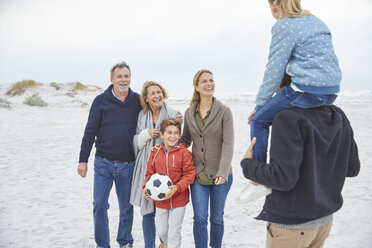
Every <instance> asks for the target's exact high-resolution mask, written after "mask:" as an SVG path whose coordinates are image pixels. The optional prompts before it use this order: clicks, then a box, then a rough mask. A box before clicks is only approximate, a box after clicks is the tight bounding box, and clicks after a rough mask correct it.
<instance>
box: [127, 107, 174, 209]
mask: <svg viewBox="0 0 372 248" xmlns="http://www.w3.org/2000/svg"><path fill="white" fill-rule="evenodd" d="M177 115H178V112H177V111H176V110H174V109H173V108H170V107H169V106H168V105H167V104H166V103H164V104H163V107H162V109H161V110H160V115H159V120H158V122H157V123H156V125H155V128H160V123H161V122H162V120H164V119H166V118H175V117H177ZM153 128H154V126H153V121H152V112H151V110H150V109H149V110H148V111H147V113H146V114H145V113H144V112H143V110H142V111H141V112H140V113H139V115H138V121H137V130H136V135H135V136H134V138H133V148H134V153H135V155H136V164H135V166H134V171H133V177H132V188H131V192H130V201H129V202H130V204H132V205H134V206H138V207H141V215H146V214H149V213H152V212H154V202H153V201H152V200H146V199H145V198H144V197H143V194H142V187H143V184H144V181H145V175H146V169H147V161H148V159H149V156H150V153H151V148H152V147H153V146H155V145H157V144H160V143H161V141H162V138H161V137H160V136H159V137H157V138H156V139H153V138H151V137H150V136H149V135H148V133H146V132H147V130H148V129H153ZM141 132H144V133H143V134H145V136H146V135H147V136H148V137H147V138H146V139H147V141H146V142H145V144H143V137H144V135H141ZM140 139H142V140H140ZM141 141H142V142H141ZM141 143H142V144H141Z"/></svg>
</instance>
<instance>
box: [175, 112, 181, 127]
mask: <svg viewBox="0 0 372 248" xmlns="http://www.w3.org/2000/svg"><path fill="white" fill-rule="evenodd" d="M176 119H177V120H178V121H179V122H181V125H182V123H183V114H182V113H181V112H180V111H178V115H177V117H176Z"/></svg>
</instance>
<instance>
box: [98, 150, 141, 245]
mask: <svg viewBox="0 0 372 248" xmlns="http://www.w3.org/2000/svg"><path fill="white" fill-rule="evenodd" d="M133 168H134V161H132V162H119V161H111V160H108V159H106V158H101V157H98V156H96V159H95V160H94V189H93V218H94V236H95V240H96V243H97V247H99V248H101V247H104V248H106V247H110V232H109V220H108V216H107V210H108V209H109V207H110V205H109V203H108V198H109V195H110V191H111V188H112V184H113V182H115V188H116V195H117V197H118V202H119V209H120V217H119V230H118V235H117V239H116V241H117V242H118V243H119V245H120V247H123V246H124V245H126V244H128V243H129V244H133V237H132V224H133V206H132V205H131V204H129V196H130V189H131V185H132V174H133Z"/></svg>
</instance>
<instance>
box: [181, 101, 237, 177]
mask: <svg viewBox="0 0 372 248" xmlns="http://www.w3.org/2000/svg"><path fill="white" fill-rule="evenodd" d="M196 107H197V103H194V104H193V105H192V106H190V107H189V108H188V109H187V110H186V112H185V116H184V118H185V120H184V128H183V133H182V137H181V140H180V142H182V143H185V145H186V146H187V147H189V146H190V145H191V143H192V158H193V160H194V165H195V167H196V173H199V172H200V171H201V170H202V169H203V168H204V167H205V170H206V172H207V175H208V176H209V178H210V179H214V178H216V177H223V178H225V179H226V180H227V179H228V176H229V174H231V172H232V166H231V161H232V157H233V153H234V124H233V117H232V113H231V110H230V108H229V107H227V106H225V105H224V104H222V103H221V102H220V101H218V100H217V99H216V98H214V101H213V106H212V111H211V113H210V115H209V117H208V119H207V122H206V123H205V126H204V128H203V130H202V131H201V132H200V131H199V129H198V127H197V125H196V121H195V111H196Z"/></svg>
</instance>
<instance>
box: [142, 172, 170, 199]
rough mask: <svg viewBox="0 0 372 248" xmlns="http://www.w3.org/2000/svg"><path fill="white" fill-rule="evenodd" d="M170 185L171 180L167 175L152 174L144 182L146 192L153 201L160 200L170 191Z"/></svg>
mask: <svg viewBox="0 0 372 248" xmlns="http://www.w3.org/2000/svg"><path fill="white" fill-rule="evenodd" d="M171 185H172V181H171V180H170V178H169V177H168V176H167V175H163V174H158V173H157V174H153V175H152V176H151V177H150V178H149V180H148V181H147V182H146V192H147V194H148V195H149V196H150V197H151V199H153V200H155V201H162V200H164V198H165V194H166V193H168V192H169V191H170V189H169V188H168V187H169V186H171Z"/></svg>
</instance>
